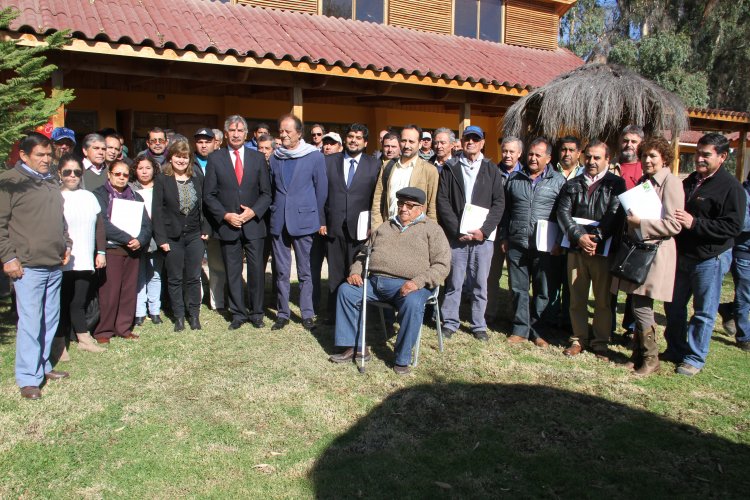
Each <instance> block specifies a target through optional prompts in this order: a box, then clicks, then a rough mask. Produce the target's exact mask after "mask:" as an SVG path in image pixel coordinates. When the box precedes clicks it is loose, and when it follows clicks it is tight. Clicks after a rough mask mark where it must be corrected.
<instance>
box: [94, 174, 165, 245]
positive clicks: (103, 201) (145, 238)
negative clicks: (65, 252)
mask: <svg viewBox="0 0 750 500" xmlns="http://www.w3.org/2000/svg"><path fill="white" fill-rule="evenodd" d="M92 194H93V195H94V196H96V200H97V201H98V202H99V207H100V208H101V210H102V212H101V213H102V216H103V219H104V231H105V233H106V235H107V248H118V247H120V248H123V249H125V250H126V251H127V252H128V254H130V255H137V254H138V253H140V251H141V250H144V249H148V245H149V243H151V219H149V217H148V212H146V207H143V218H142V219H141V232H140V233H139V234H138V236H136V239H137V240H138V241H139V242H140V244H141V250H139V251H138V252H131V251H130V250H128V247H127V244H128V242H129V241H130V240H132V239H133V237H132V236H130V235H129V234H128V233H126V232H125V231H123V230H122V229H120V228H118V227H117V226H115V225H114V224H112V223H111V222H110V220H109V216H107V208H108V207H109V193H108V192H107V188H105V187H104V186H99V187H98V188H96V189H94V191H92ZM133 194H134V195H135V201H143V198H142V197H141V195H140V194H138V193H136V192H135V191H134V192H133Z"/></svg>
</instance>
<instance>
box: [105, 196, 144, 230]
mask: <svg viewBox="0 0 750 500" xmlns="http://www.w3.org/2000/svg"><path fill="white" fill-rule="evenodd" d="M143 206H144V204H143V202H142V201H130V200H121V199H120V198H115V199H114V200H112V217H110V218H109V221H110V222H111V223H112V224H114V225H115V227H117V228H118V229H120V230H122V231H125V232H126V233H128V234H129V235H130V236H131V237H133V238H135V237H137V236H138V235H139V234H140V233H141V222H142V221H143Z"/></svg>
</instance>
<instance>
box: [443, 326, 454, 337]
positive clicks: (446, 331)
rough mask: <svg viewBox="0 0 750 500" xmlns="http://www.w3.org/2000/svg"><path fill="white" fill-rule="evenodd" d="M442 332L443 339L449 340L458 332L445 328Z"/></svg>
mask: <svg viewBox="0 0 750 500" xmlns="http://www.w3.org/2000/svg"><path fill="white" fill-rule="evenodd" d="M442 332H443V338H444V339H449V338H451V337H453V334H454V333H456V330H451V329H450V328H443V329H442Z"/></svg>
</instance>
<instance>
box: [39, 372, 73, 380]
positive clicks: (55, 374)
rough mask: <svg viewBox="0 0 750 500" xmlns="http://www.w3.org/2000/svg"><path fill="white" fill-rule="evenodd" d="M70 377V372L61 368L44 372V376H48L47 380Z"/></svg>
mask: <svg viewBox="0 0 750 500" xmlns="http://www.w3.org/2000/svg"><path fill="white" fill-rule="evenodd" d="M68 377H70V373H68V372H63V371H60V370H52V371H48V372H47V373H45V374H44V378H46V379H47V380H62V379H64V378H68Z"/></svg>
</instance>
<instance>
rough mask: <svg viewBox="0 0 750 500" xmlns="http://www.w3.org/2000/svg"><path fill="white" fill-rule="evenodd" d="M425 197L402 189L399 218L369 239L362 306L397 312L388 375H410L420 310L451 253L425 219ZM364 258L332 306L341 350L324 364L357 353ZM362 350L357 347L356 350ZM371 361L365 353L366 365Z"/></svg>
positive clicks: (444, 271)
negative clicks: (372, 303) (386, 305)
mask: <svg viewBox="0 0 750 500" xmlns="http://www.w3.org/2000/svg"><path fill="white" fill-rule="evenodd" d="M426 198H427V195H426V194H425V192H424V191H422V190H421V189H419V188H414V187H407V188H404V189H401V190H400V191H398V192H397V193H396V199H397V205H398V213H397V214H396V215H394V216H393V217H391V219H390V220H388V221H387V222H386V223H384V224H381V225H380V227H378V228H377V230H375V232H373V233H372V235H371V236H370V240H369V242H368V244H369V245H370V248H371V249H372V252H371V255H370V267H369V270H370V277H369V283H368V285H367V300H378V301H383V302H390V303H391V304H393V305H394V306H395V307H396V309H398V318H399V324H400V325H401V326H400V328H399V331H398V336H397V337H396V363H395V365H394V366H393V371H394V372H396V373H397V374H399V375H406V374H407V373H409V363H410V361H411V351H412V348H413V347H414V344H415V343H416V342H417V335H418V334H419V328H420V327H421V325H422V317H423V316H424V306H425V302H426V301H427V299H428V298H429V297H430V295H431V294H432V290H433V289H434V288H435V287H436V286H438V285H439V284H440V283H442V282H443V281H444V280H445V278H446V277H447V276H448V272H449V271H450V262H451V249H450V245H449V244H448V240H447V239H446V238H445V234H444V233H443V230H442V229H441V228H440V226H438V224H437V223H436V222H435V221H433V220H431V219H428V218H427V217H426V216H425V215H424V213H423V210H424V203H425V200H426ZM364 260H365V256H364V252H360V253H359V255H357V257H356V258H355V260H354V263H353V264H352V266H351V268H350V271H349V277H348V278H347V280H346V281H347V282H346V283H342V284H341V286H340V287H339V289H338V297H337V300H336V346H338V347H344V348H346V350H345V351H344V352H342V353H340V354H334V355H333V356H331V357H330V358H329V359H330V360H331V361H333V362H334V363H346V362H351V361H352V360H354V358H355V351H356V356H357V357H359V356H361V351H360V350H357V349H355V346H356V344H357V332H358V327H359V320H360V309H361V307H362V288H361V287H362V285H363V277H362V272H363V269H364ZM360 345H361V344H360ZM369 357H370V353H369V350H367V351H366V352H365V360H368V359H369Z"/></svg>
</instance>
